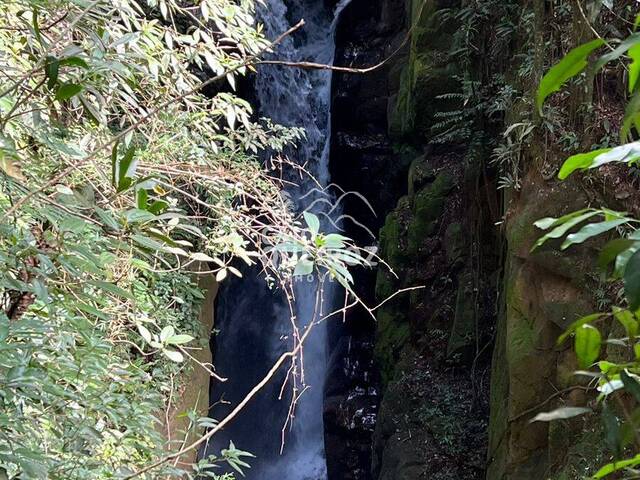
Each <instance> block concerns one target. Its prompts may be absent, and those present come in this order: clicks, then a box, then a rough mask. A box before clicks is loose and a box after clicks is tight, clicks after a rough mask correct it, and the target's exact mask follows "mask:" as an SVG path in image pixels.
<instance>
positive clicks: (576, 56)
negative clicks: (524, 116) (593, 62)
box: [536, 38, 604, 113]
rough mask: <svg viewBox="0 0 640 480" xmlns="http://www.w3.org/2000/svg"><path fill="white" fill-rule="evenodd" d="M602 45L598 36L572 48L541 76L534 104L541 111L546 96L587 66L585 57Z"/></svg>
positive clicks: (602, 41) (602, 42)
mask: <svg viewBox="0 0 640 480" xmlns="http://www.w3.org/2000/svg"><path fill="white" fill-rule="evenodd" d="M602 45H604V40H602V39H600V38H598V39H595V40H592V41H590V42H588V43H585V44H584V45H580V46H579V47H576V48H574V49H573V50H571V51H570V52H569V53H567V54H566V55H565V56H564V58H563V59H562V60H560V61H559V62H558V63H557V64H555V65H554V66H553V67H551V69H550V70H549V71H548V72H547V73H546V74H545V75H544V77H542V80H541V81H540V85H539V86H538V92H537V94H536V106H537V108H538V111H539V112H540V113H542V105H543V104H544V101H545V100H546V98H547V97H548V96H549V95H551V94H552V93H554V92H557V91H558V90H560V89H561V88H562V86H563V85H564V83H565V82H566V81H567V80H569V79H570V78H572V77H574V76H576V75H577V74H579V73H580V72H582V71H583V70H584V69H585V67H586V66H587V59H588V57H589V55H591V53H592V52H593V51H594V50H596V49H597V48H598V47H601V46H602Z"/></svg>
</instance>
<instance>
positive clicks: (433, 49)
mask: <svg viewBox="0 0 640 480" xmlns="http://www.w3.org/2000/svg"><path fill="white" fill-rule="evenodd" d="M446 7H447V5H444V4H441V2H438V1H437V0H427V2H426V3H424V2H422V1H413V0H412V1H411V3H410V8H409V12H410V15H409V19H408V20H409V22H408V23H409V24H410V25H414V24H416V22H418V20H419V23H418V24H417V25H416V27H415V29H414V34H413V35H412V40H411V47H410V50H409V55H408V60H407V63H406V66H405V68H404V70H403V71H402V74H401V75H400V88H399V91H398V94H397V96H396V97H395V99H394V103H393V104H392V105H390V108H389V129H390V133H391V134H392V135H395V136H407V135H415V134H416V133H418V134H420V135H421V136H424V135H425V134H426V133H427V132H428V130H429V128H430V125H431V124H432V123H433V120H434V117H433V114H434V113H435V112H436V111H438V110H440V111H441V110H443V109H446V106H445V105H443V104H441V103H442V101H441V100H440V99H438V98H437V97H438V96H439V95H442V94H445V93H453V92H454V91H456V90H457V88H458V87H457V86H455V85H452V82H451V78H453V76H454V75H455V74H456V72H457V66H456V65H455V64H454V63H453V62H451V61H450V57H449V55H448V52H449V49H450V48H451V43H452V33H453V29H454V28H455V26H454V25H453V22H450V24H447V23H446V22H444V23H443V22H442V18H441V17H440V16H439V15H438V11H439V10H441V9H442V8H446ZM420 13H421V15H420V17H419V18H418V15H419V14H420Z"/></svg>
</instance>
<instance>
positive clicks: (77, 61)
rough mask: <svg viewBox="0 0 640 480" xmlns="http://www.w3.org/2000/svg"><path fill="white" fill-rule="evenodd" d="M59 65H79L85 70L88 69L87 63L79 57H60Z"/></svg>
mask: <svg viewBox="0 0 640 480" xmlns="http://www.w3.org/2000/svg"><path fill="white" fill-rule="evenodd" d="M60 66H64V67H81V68H84V69H85V70H88V69H89V65H88V64H87V62H85V61H84V60H83V59H82V58H80V57H67V58H62V59H60Z"/></svg>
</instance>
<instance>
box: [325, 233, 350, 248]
mask: <svg viewBox="0 0 640 480" xmlns="http://www.w3.org/2000/svg"><path fill="white" fill-rule="evenodd" d="M348 240H349V239H348V238H347V237H345V236H343V235H340V234H338V233H330V234H329V235H326V236H325V237H324V246H325V247H326V248H344V244H345V242H346V241H348Z"/></svg>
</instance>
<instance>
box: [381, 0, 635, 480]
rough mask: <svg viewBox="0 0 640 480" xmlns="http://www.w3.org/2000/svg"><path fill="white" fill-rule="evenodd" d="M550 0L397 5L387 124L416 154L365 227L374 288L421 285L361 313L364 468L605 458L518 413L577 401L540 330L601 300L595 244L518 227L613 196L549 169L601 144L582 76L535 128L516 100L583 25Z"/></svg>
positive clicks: (593, 440)
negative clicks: (402, 42) (374, 379)
mask: <svg viewBox="0 0 640 480" xmlns="http://www.w3.org/2000/svg"><path fill="white" fill-rule="evenodd" d="M396 3H397V2H396ZM560 3H561V7H562V8H560V7H558V9H554V10H549V9H547V8H546V7H545V4H544V2H541V0H536V1H534V2H528V3H524V2H523V3H518V2H501V1H497V0H485V1H481V2H478V3H477V4H475V3H474V4H473V5H468V4H464V3H463V4H458V3H456V2H448V1H444V0H442V1H436V0H427V1H426V3H424V5H423V2H420V1H417V0H415V1H411V0H407V1H406V2H405V5H404V10H405V13H406V16H407V21H406V28H407V29H408V28H410V27H409V26H412V27H411V28H413V34H412V39H411V42H410V45H409V46H408V47H407V48H406V51H405V54H404V56H403V57H402V59H401V60H400V61H397V62H396V64H395V65H394V67H393V68H391V69H390V71H389V81H388V82H387V84H388V85H389V86H391V92H390V94H389V101H388V108H387V124H388V131H389V135H390V138H391V142H394V143H395V145H396V151H398V152H407V151H413V152H417V153H416V154H415V155H414V159H413V161H412V162H411V163H410V165H409V166H408V167H407V165H406V163H405V162H404V161H399V162H398V163H397V165H396V167H395V169H393V173H390V175H397V174H398V173H397V172H398V171H401V172H402V173H403V174H406V177H407V179H408V181H407V186H406V188H404V189H402V190H401V191H400V192H399V194H398V195H397V198H398V201H397V205H396V207H395V209H393V210H392V211H391V212H390V213H389V214H388V215H387V217H386V221H385V223H384V226H383V227H382V228H381V230H380V251H381V256H382V258H384V259H385V260H386V261H387V262H388V263H389V266H390V270H389V269H387V268H384V267H380V268H379V270H378V276H377V281H376V296H377V298H378V300H380V301H382V300H384V299H386V298H388V297H389V296H390V295H393V294H394V292H397V291H398V290H402V289H411V288H413V287H422V288H415V289H411V290H408V291H405V292H404V293H402V294H400V295H397V296H395V297H393V298H392V299H391V300H390V301H388V302H387V303H385V304H384V305H383V306H382V307H381V308H380V309H379V310H378V312H377V320H378V325H377V336H376V344H375V356H376V359H377V362H378V365H379V368H380V370H381V374H382V379H383V393H384V396H383V400H382V404H381V407H380V413H379V421H378V426H377V429H376V433H375V436H374V437H375V438H374V459H373V472H374V478H377V479H381V480H391V479H393V480H396V479H405V480H413V479H423V478H424V479H462V478H464V479H465V480H466V479H475V478H478V479H480V478H486V479H488V480H525V479H526V480H543V479H544V480H548V479H551V480H569V479H578V478H582V477H583V476H584V474H585V473H589V472H591V471H592V469H593V468H594V465H597V464H598V462H599V461H600V460H601V459H602V457H603V456H604V455H605V454H606V452H602V451H601V449H600V447H599V445H600V444H601V443H602V441H601V435H602V432H601V430H600V427H599V425H598V422H597V419H595V418H594V417H591V418H586V419H578V420H573V421H563V422H559V423H553V424H546V423H533V424H532V423H530V420H531V418H533V416H535V415H536V414H537V413H539V412H541V411H548V410H551V409H553V407H555V406H558V405H562V404H570V405H584V404H586V403H587V402H589V401H590V399H591V397H589V396H587V395H586V393H585V389H584V388H583V386H581V385H577V380H576V377H575V376H574V375H573V371H574V370H575V369H576V365H575V359H574V355H573V353H572V351H571V348H570V345H565V346H557V344H556V340H557V338H558V336H559V335H560V334H561V333H562V331H563V329H564V328H566V327H567V325H568V324H569V323H571V322H572V321H573V320H575V319H576V318H578V317H580V316H582V315H584V314H586V313H591V312H593V311H595V310H596V309H597V308H598V301H602V299H603V295H605V294H604V293H602V288H601V285H599V283H598V274H597V271H596V269H595V266H594V264H593V261H592V259H593V258H595V251H596V250H595V248H596V247H597V245H594V244H589V243H587V244H586V245H583V246H580V247H579V248H572V249H570V250H567V251H561V250H560V249H559V245H558V244H553V243H550V244H549V245H545V247H544V248H541V249H538V250H535V251H534V252H532V251H531V249H532V246H533V244H534V243H535V241H536V240H537V239H538V238H539V236H540V235H541V232H540V231H538V230H536V228H535V227H534V226H533V223H534V222H535V221H536V220H538V219H540V218H542V217H546V216H558V215H561V214H564V213H567V212H570V211H573V210H576V209H579V208H584V207H585V206H587V205H589V204H592V205H611V206H615V205H616V202H617V200H616V199H611V198H607V195H605V192H604V190H603V188H602V186H601V185H602V182H601V179H600V180H598V179H595V180H594V179H593V178H592V179H591V183H589V184H585V183H584V182H582V181H580V180H579V179H572V180H571V181H567V182H560V181H558V180H556V179H555V176H556V173H557V171H558V168H559V166H560V164H561V163H562V161H563V159H564V158H566V156H568V155H569V154H570V153H571V152H575V151H576V150H578V149H582V150H586V149H589V148H590V147H591V145H592V144H601V142H606V141H608V140H606V139H605V138H606V135H605V133H606V132H604V131H603V129H602V127H601V125H600V124H598V123H596V122H595V121H594V118H595V117H594V115H593V108H592V107H589V106H588V105H589V101H590V99H591V95H592V92H591V89H590V88H589V86H588V85H587V86H586V87H583V88H580V89H577V88H574V89H572V91H571V93H570V94H569V95H568V96H567V95H565V96H564V97H562V96H560V97H558V96H556V97H555V99H556V100H555V101H556V102H559V103H557V104H555V105H553V107H554V108H555V109H556V111H557V112H559V113H556V114H555V115H556V117H554V119H553V120H551V121H549V120H548V121H547V122H548V123H549V122H551V123H553V125H551V126H549V125H546V124H543V123H542V122H541V120H540V118H538V117H537V115H536V114H535V113H534V112H533V109H532V106H531V104H532V102H531V98H532V96H533V91H534V88H535V85H536V83H537V81H538V80H539V78H540V76H541V75H542V72H543V71H544V69H546V68H547V67H548V65H549V64H550V63H552V62H554V61H556V60H557V58H558V56H559V55H560V53H561V52H566V51H567V50H568V48H570V47H571V46H574V45H576V44H578V43H579V42H581V41H582V40H584V39H585V35H586V33H587V32H588V30H587V27H586V26H585V25H584V24H583V23H581V21H580V20H576V18H578V16H577V15H573V14H572V13H571V12H572V9H574V8H575V5H573V4H570V3H569V2H560ZM388 4H389V2H385V1H384V0H383V1H382V7H381V10H382V11H383V12H384V11H385V9H387V8H389V7H388ZM385 5H387V6H386V7H385ZM422 5H423V6H422ZM599 21H602V19H600V20H599ZM604 21H605V22H606V21H607V20H604ZM507 23H508V24H509V25H511V27H510V28H512V32H511V34H510V35H511V37H509V38H510V39H511V40H509V41H504V40H502V39H501V36H500V35H498V34H496V32H497V31H499V30H500V28H501V26H503V25H505V24H507ZM505 35H506V34H505ZM465 38H466V39H469V38H472V40H469V41H467V42H466V43H465V40H464V39H465ZM548 45H553V46H555V47H556V48H547V46H548ZM394 79H396V80H397V81H396V80H394ZM558 99H560V100H558ZM619 100H620V99H615V98H614V99H613V100H612V102H613V103H615V101H619ZM585 131H588V132H589V134H588V135H586V136H585V135H582V133H583V132H585ZM580 132H582V133H580ZM581 137H582V138H584V141H583V143H584V144H583V145H579V144H576V143H575V142H574V143H573V144H572V143H571V142H570V141H569V140H570V139H572V138H581ZM587 137H588V138H587ZM568 139H569V140H568ZM603 139H605V140H603ZM599 142H600V143H599ZM498 186H500V187H501V188H498ZM618 203H619V202H618ZM624 208H627V207H626V206H625V207H624Z"/></svg>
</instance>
